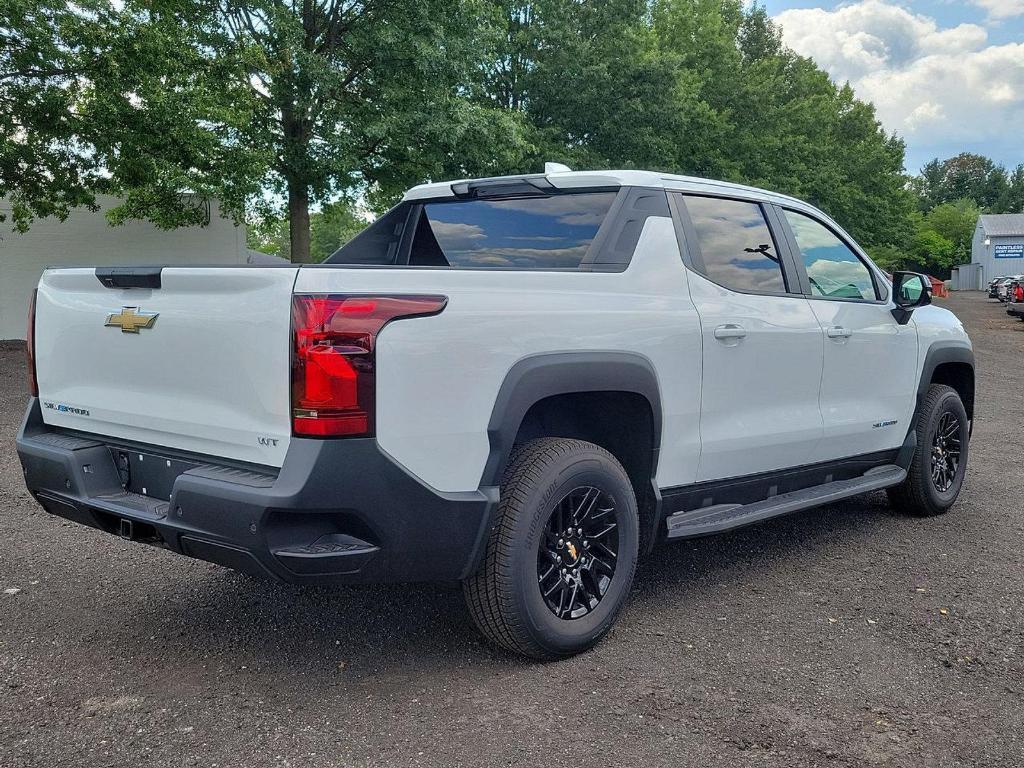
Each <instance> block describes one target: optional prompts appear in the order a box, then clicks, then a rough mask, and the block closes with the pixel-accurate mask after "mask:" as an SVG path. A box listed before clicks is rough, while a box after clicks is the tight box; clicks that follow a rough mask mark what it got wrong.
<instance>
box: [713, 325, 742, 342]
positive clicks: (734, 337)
mask: <svg viewBox="0 0 1024 768" xmlns="http://www.w3.org/2000/svg"><path fill="white" fill-rule="evenodd" d="M746 335H747V329H746V328H744V327H743V326H742V325H736V324H734V323H728V324H727V325H720V326H718V327H717V328H715V338H716V339H718V340H720V341H733V342H738V341H739V340H740V339H743V338H746Z"/></svg>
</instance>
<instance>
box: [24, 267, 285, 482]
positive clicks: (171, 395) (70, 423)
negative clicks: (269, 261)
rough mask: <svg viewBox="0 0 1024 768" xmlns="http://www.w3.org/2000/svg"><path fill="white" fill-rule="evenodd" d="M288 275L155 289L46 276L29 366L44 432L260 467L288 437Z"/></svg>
mask: <svg viewBox="0 0 1024 768" xmlns="http://www.w3.org/2000/svg"><path fill="white" fill-rule="evenodd" d="M296 272H297V269H296V268H291V267H280V268H278V267H266V268H260V267H165V268H164V269H163V271H162V273H161V276H160V278H161V279H160V283H161V285H160V287H159V288H108V287H106V286H104V285H103V284H102V283H101V282H100V280H99V279H98V278H97V277H96V272H95V270H93V269H52V270H47V271H46V272H44V273H43V276H42V279H41V280H40V283H39V291H38V295H37V299H36V326H35V327H36V342H35V343H36V366H37V375H38V379H39V399H40V404H41V407H42V414H43V420H44V421H45V422H46V423H47V424H50V425H53V426H59V427H66V428H69V429H74V430H79V431H82V432H89V433H92V434H97V435H106V436H110V437H113V438H117V439H120V440H123V441H126V442H133V443H141V444H145V445H152V446H164V447H167V448H172V449H178V450H182V451H187V452H190V453H198V454H206V455H209V456H211V457H222V458H230V459H236V460H239V461H245V462H251V463H255V464H261V465H266V466H277V467H279V466H281V464H282V463H283V462H284V456H285V452H286V451H287V449H288V443H289V439H290V435H291V427H290V418H289V408H290V404H289V397H290V395H289V365H290V338H289V335H290V317H291V294H292V286H293V284H294V282H295V275H296Z"/></svg>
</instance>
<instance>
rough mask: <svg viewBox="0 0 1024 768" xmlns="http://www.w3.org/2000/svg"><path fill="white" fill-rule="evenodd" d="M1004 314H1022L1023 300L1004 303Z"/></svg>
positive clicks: (1023, 311)
mask: <svg viewBox="0 0 1024 768" xmlns="http://www.w3.org/2000/svg"><path fill="white" fill-rule="evenodd" d="M1006 314H1008V315H1024V302H1011V303H1008V304H1007V305H1006Z"/></svg>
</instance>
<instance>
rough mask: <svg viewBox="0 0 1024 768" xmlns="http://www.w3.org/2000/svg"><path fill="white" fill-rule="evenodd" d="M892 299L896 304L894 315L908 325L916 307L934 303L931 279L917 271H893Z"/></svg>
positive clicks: (898, 320)
mask: <svg viewBox="0 0 1024 768" xmlns="http://www.w3.org/2000/svg"><path fill="white" fill-rule="evenodd" d="M892 300H893V303H895V304H896V306H895V307H894V308H893V310H892V316H893V317H895V318H896V322H897V323H899V324H900V325H906V324H907V323H908V322H909V321H910V315H911V313H912V312H913V311H914V310H915V309H917V308H918V307H924V306H926V305H928V304H931V303H932V286H931V281H930V280H929V279H928V278H927V277H925V276H924V275H920V274H918V273H917V272H893V273H892Z"/></svg>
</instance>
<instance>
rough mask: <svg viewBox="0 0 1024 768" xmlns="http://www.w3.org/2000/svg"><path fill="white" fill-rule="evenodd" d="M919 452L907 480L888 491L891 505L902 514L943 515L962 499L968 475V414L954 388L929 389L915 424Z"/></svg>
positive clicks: (937, 385)
mask: <svg viewBox="0 0 1024 768" xmlns="http://www.w3.org/2000/svg"><path fill="white" fill-rule="evenodd" d="M914 429H915V430H916V432H917V450H916V451H915V453H914V460H913V461H912V462H911V464H910V468H909V469H908V470H907V479H906V480H904V481H903V483H902V484H900V485H898V486H896V487H895V488H890V489H889V501H890V503H891V504H892V506H893V507H894V508H895V509H897V510H899V511H900V512H905V513H907V514H911V515H918V516H929V515H940V514H942V513H943V512H945V511H946V510H948V509H949V508H950V507H951V506H953V503H954V502H955V501H956V499H957V496H959V495H960V488H961V487H962V486H963V482H964V474H965V472H966V471H967V451H968V430H969V425H968V421H967V411H966V410H965V409H964V404H963V403H962V402H961V400H960V395H959V394H957V391H956V390H955V389H953V388H952V387H947V386H944V385H941V384H932V385H931V386H930V387H928V392H927V394H926V395H925V398H924V402H923V403H922V404H921V410H920V412H919V413H918V415H917V420H916V422H915V424H914Z"/></svg>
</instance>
